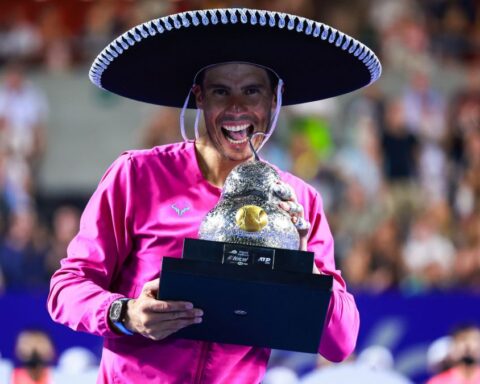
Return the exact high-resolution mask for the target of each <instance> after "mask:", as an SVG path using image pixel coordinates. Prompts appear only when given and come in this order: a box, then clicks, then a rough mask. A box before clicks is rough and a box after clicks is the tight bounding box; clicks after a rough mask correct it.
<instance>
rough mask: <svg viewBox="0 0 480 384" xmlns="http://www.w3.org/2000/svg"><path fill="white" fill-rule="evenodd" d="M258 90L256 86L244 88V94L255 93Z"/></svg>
mask: <svg viewBox="0 0 480 384" xmlns="http://www.w3.org/2000/svg"><path fill="white" fill-rule="evenodd" d="M259 92H260V90H259V89H258V88H257V87H250V88H247V89H246V90H245V94H246V95H256V94H257V93H259Z"/></svg>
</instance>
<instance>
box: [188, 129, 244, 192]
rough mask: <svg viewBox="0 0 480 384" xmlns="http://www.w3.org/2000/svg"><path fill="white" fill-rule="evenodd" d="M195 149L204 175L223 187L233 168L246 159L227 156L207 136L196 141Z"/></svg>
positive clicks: (211, 181)
mask: <svg viewBox="0 0 480 384" xmlns="http://www.w3.org/2000/svg"><path fill="white" fill-rule="evenodd" d="M195 150H196V154H197V159H198V164H199V166H200V170H201V172H202V175H203V177H204V178H205V180H207V181H208V182H209V183H210V184H212V185H214V186H216V187H219V188H222V187H223V184H224V183H225V180H226V178H227V176H228V174H229V173H230V172H231V171H232V169H233V168H235V167H236V166H237V165H238V164H241V163H243V162H244V160H242V161H235V160H230V159H228V158H225V157H224V156H223V155H222V154H221V153H219V152H218V151H217V150H216V149H215V148H214V147H213V146H212V145H211V144H210V142H209V141H208V139H206V138H205V137H200V138H199V139H198V140H196V141H195Z"/></svg>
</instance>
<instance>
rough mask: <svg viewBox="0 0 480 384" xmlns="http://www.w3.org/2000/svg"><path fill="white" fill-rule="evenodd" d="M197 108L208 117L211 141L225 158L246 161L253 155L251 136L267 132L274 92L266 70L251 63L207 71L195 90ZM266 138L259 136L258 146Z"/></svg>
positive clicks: (221, 66)
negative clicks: (249, 139) (249, 140)
mask: <svg viewBox="0 0 480 384" xmlns="http://www.w3.org/2000/svg"><path fill="white" fill-rule="evenodd" d="M193 92H194V94H195V97H196V101H197V107H198V108H201V109H202V110H203V113H204V117H205V125H206V128H207V135H208V140H209V141H210V143H211V144H213V146H214V147H215V149H216V150H217V152H219V153H220V154H221V156H222V157H224V158H227V159H229V160H232V161H245V160H247V159H249V158H250V157H251V156H252V152H251V150H250V148H249V144H248V136H249V135H251V134H252V133H255V132H266V131H267V129H268V128H269V123H270V116H271V115H272V109H273V108H275V102H274V93H273V91H272V88H271V85H270V80H269V77H268V74H267V72H266V70H265V69H263V68H260V67H256V66H254V65H249V64H239V63H232V64H222V65H218V66H215V67H212V68H210V69H207V70H206V71H205V74H204V78H203V83H202V84H201V86H200V85H197V86H196V87H195V88H194V91H193ZM262 139H263V136H262V135H258V136H255V139H254V140H253V143H254V145H255V147H258V145H259V144H260V143H261V141H262Z"/></svg>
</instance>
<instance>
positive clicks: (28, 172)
mask: <svg viewBox="0 0 480 384" xmlns="http://www.w3.org/2000/svg"><path fill="white" fill-rule="evenodd" d="M47 114H48V107H47V101H46V99H45V97H44V95H43V93H42V92H41V91H40V90H39V89H37V88H36V87H34V86H33V85H31V84H30V83H29V82H28V80H27V79H26V77H25V73H24V67H23V66H22V65H21V64H19V63H11V64H10V65H9V66H8V68H7V69H6V72H5V78H4V82H3V87H1V88H0V134H1V138H2V140H1V146H0V151H2V152H3V153H4V162H3V166H4V168H3V172H0V174H2V173H3V177H4V181H3V184H4V185H3V187H4V188H5V190H4V193H5V194H6V201H7V203H8V205H9V208H10V209H11V210H19V209H22V208H25V207H26V206H27V205H29V204H31V203H32V195H33V193H34V189H35V188H34V184H35V178H36V174H37V171H38V167H39V164H40V161H41V159H42V157H43V154H44V151H45V145H46V133H45V123H46V118H47Z"/></svg>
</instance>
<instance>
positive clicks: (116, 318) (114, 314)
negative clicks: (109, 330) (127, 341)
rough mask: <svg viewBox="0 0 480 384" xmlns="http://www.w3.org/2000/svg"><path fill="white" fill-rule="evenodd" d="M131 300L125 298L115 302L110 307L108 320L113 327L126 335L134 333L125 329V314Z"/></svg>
mask: <svg viewBox="0 0 480 384" xmlns="http://www.w3.org/2000/svg"><path fill="white" fill-rule="evenodd" d="M130 300H131V299H128V298H123V299H118V300H115V301H114V302H113V303H112V304H111V305H110V310H109V312H108V318H109V320H110V322H111V323H112V324H113V326H114V327H115V328H116V329H117V330H118V331H120V332H121V333H123V334H124V335H129V336H131V335H133V332H132V331H130V330H129V329H127V327H125V324H124V322H125V314H126V313H127V304H128V302H129V301H130Z"/></svg>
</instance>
